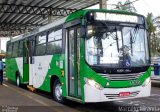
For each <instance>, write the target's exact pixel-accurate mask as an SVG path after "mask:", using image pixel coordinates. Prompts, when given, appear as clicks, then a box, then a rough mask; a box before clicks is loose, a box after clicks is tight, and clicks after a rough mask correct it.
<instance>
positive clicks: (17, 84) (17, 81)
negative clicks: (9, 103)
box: [16, 75, 20, 87]
mask: <svg viewBox="0 0 160 112" xmlns="http://www.w3.org/2000/svg"><path fill="white" fill-rule="evenodd" d="M16 86H18V87H20V77H19V75H17V76H16Z"/></svg>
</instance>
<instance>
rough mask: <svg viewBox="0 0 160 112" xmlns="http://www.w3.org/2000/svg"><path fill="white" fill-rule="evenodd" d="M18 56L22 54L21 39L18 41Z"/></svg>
mask: <svg viewBox="0 0 160 112" xmlns="http://www.w3.org/2000/svg"><path fill="white" fill-rule="evenodd" d="M18 56H19V57H22V56H23V41H20V42H19V49H18Z"/></svg>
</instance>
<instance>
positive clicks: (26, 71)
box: [23, 64, 29, 82]
mask: <svg viewBox="0 0 160 112" xmlns="http://www.w3.org/2000/svg"><path fill="white" fill-rule="evenodd" d="M28 81H29V64H24V65H23V82H28Z"/></svg>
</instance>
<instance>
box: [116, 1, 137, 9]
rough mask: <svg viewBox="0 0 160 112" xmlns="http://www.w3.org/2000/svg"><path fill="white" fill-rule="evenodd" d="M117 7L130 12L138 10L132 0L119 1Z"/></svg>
mask: <svg viewBox="0 0 160 112" xmlns="http://www.w3.org/2000/svg"><path fill="white" fill-rule="evenodd" d="M116 9H118V10H125V11H128V12H137V10H136V8H135V7H134V5H133V3H132V2H131V1H130V0H126V1H125V2H124V3H122V2H121V1H119V2H118V3H117V5H116Z"/></svg>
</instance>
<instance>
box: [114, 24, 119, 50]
mask: <svg viewBox="0 0 160 112" xmlns="http://www.w3.org/2000/svg"><path fill="white" fill-rule="evenodd" d="M115 30H116V43H117V51H118V53H119V43H118V34H117V28H116V27H115Z"/></svg>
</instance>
